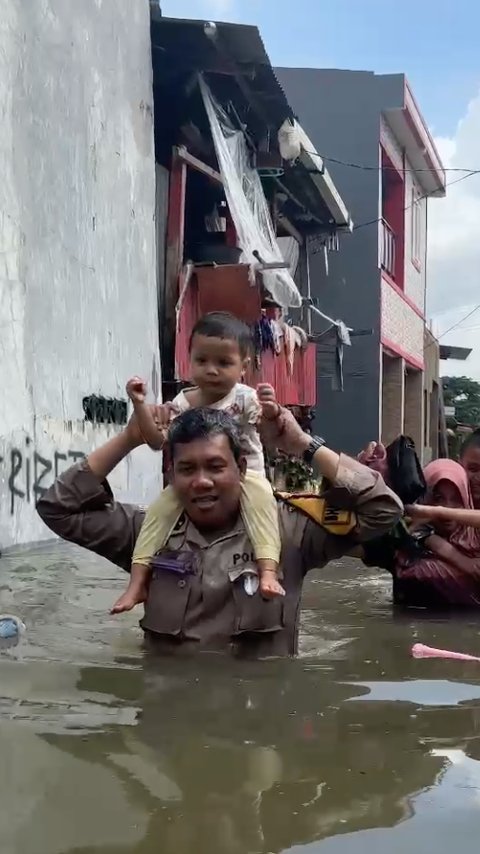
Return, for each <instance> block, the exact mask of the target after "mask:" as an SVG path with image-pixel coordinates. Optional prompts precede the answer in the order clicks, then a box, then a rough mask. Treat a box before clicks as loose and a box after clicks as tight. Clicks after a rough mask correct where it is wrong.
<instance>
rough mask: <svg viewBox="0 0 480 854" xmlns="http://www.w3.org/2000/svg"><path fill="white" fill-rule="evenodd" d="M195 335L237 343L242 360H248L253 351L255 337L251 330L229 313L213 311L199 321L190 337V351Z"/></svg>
mask: <svg viewBox="0 0 480 854" xmlns="http://www.w3.org/2000/svg"><path fill="white" fill-rule="evenodd" d="M195 335H205V337H206V338H223V339H224V340H225V341H235V342H236V343H237V344H238V350H239V352H240V355H241V357H242V359H246V358H247V356H250V355H251V353H252V351H253V336H252V333H251V331H250V328H249V327H248V326H247V324H246V323H243V321H242V320H238V318H237V317H234V316H233V314H229V313H228V312H227V311H212V312H210V313H209V314H204V315H203V317H200V319H199V320H197V322H196V324H195V326H194V327H193V329H192V334H191V335H190V343H189V350H191V349H192V342H193V339H194V337H195Z"/></svg>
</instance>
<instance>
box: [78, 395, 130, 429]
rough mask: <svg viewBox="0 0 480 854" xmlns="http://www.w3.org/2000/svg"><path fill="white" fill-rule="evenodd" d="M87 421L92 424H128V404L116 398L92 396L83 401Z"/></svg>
mask: <svg viewBox="0 0 480 854" xmlns="http://www.w3.org/2000/svg"><path fill="white" fill-rule="evenodd" d="M82 406H83V411H84V413H85V421H91V422H92V424H126V423H127V402H126V400H117V399H116V398H114V397H98V396H97V395H96V394H91V395H90V396H89V397H84V398H83V400H82Z"/></svg>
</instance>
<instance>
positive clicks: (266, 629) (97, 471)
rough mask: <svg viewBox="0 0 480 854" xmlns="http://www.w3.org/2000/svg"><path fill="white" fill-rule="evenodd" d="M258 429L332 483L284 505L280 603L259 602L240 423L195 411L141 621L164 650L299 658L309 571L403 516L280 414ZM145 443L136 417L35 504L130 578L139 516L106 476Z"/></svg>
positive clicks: (177, 432) (369, 475) (184, 431)
mask: <svg viewBox="0 0 480 854" xmlns="http://www.w3.org/2000/svg"><path fill="white" fill-rule="evenodd" d="M261 431H262V433H263V438H264V440H265V441H266V442H268V443H269V444H272V445H276V447H277V448H279V449H281V450H283V451H285V452H286V453H288V454H291V455H294V456H298V457H301V458H303V459H304V460H305V461H306V462H311V463H312V465H313V466H314V467H315V469H316V470H317V471H318V473H319V475H320V476H321V477H322V478H323V479H324V480H325V481H326V482H327V489H326V491H325V493H324V494H323V495H322V496H321V497H316V496H315V497H306V498H293V497H291V496H282V497H279V501H278V513H279V523H280V531H281V538H282V560H281V567H280V569H281V572H282V574H283V585H284V587H285V591H286V595H285V597H284V598H282V597H277V598H276V599H273V600H269V601H266V600H265V599H263V598H262V597H261V596H260V593H259V591H258V589H256V587H257V586H258V584H256V582H257V578H256V566H255V560H254V556H253V554H252V548H251V545H250V543H249V541H248V537H247V535H246V532H245V529H244V526H243V522H242V520H241V517H240V513H239V510H240V484H241V478H242V476H243V472H244V471H245V461H244V458H243V456H242V450H241V444H240V437H239V435H238V430H237V428H236V426H235V424H234V423H233V422H232V420H231V419H230V418H229V417H228V416H227V415H226V414H225V413H223V412H220V411H217V410H208V409H203V410H202V409H200V410H199V409H197V410H190V411H189V412H186V413H184V414H183V415H181V416H180V417H179V418H178V419H176V420H175V422H174V423H173V425H172V427H171V428H170V432H169V451H170V457H171V460H172V485H173V486H174V488H175V490H176V491H177V494H178V495H179V497H180V499H181V502H182V504H183V507H184V508H185V513H184V516H183V517H182V519H180V521H179V523H178V525H177V526H176V528H175V530H174V531H173V533H172V535H171V537H170V539H169V541H168V547H167V548H166V549H163V550H162V551H161V552H160V553H159V554H158V555H157V556H156V557H155V559H154V562H153V564H152V577H151V582H150V587H149V592H148V597H147V601H146V602H145V615H144V617H143V619H142V621H141V626H142V628H143V630H144V632H145V636H146V640H147V642H149V644H151V645H153V646H154V647H155V648H157V649H158V650H159V651H160V652H165V653H175V652H194V651H197V650H212V651H223V652H230V653H232V654H237V655H247V656H254V657H265V656H272V655H274V656H279V655H280V656H285V655H294V654H295V653H296V650H297V637H298V618H299V606H300V597H301V593H302V585H303V580H304V578H305V574H306V573H307V572H308V570H310V569H313V568H315V567H322V566H325V564H327V563H328V562H329V561H330V560H332V559H334V558H339V557H341V556H342V555H344V554H346V553H348V552H351V551H352V549H354V547H355V546H356V545H358V544H359V543H361V542H363V541H366V540H368V539H371V538H374V537H378V536H380V535H381V534H383V533H384V532H386V531H388V530H389V529H390V528H391V527H392V526H393V525H394V524H395V522H396V521H397V520H398V519H399V518H400V516H401V514H402V505H401V502H400V501H399V499H398V498H397V496H396V495H395V494H394V493H393V492H392V491H391V490H390V489H389V488H388V487H387V486H386V485H385V483H384V481H383V480H382V478H381V476H380V475H379V474H378V473H376V472H373V471H371V470H369V469H368V468H366V467H365V466H363V465H361V464H360V463H358V462H357V461H355V460H351V459H349V458H348V457H346V456H344V455H343V454H340V455H338V454H337V453H335V452H334V451H331V450H330V449H328V448H326V447H325V444H324V442H323V440H321V439H319V438H318V437H313V438H312V436H310V435H308V434H306V433H304V432H303V431H302V430H301V428H300V427H299V425H298V424H297V422H296V421H295V419H294V418H293V416H292V415H291V414H290V413H289V412H288V411H287V410H279V413H278V416H277V418H276V419H273V420H268V421H267V420H266V419H265V418H264V419H263V422H262V424H261ZM141 444H143V438H142V436H141V434H140V431H139V429H138V426H137V424H136V421H135V418H134V417H133V418H132V419H131V420H130V422H129V424H128V425H127V427H126V428H125V430H124V431H123V432H122V433H120V434H119V435H117V436H115V437H114V438H112V439H110V440H109V441H108V442H107V443H106V444H105V445H103V446H102V447H101V448H98V449H97V450H95V451H93V452H92V453H91V454H90V455H89V456H88V457H87V459H86V460H84V461H83V462H80V463H77V464H76V465H74V466H72V467H71V468H70V469H68V471H66V472H65V473H64V474H62V475H60V476H59V477H58V478H57V480H56V481H55V483H54V484H53V486H52V487H51V488H50V489H49V490H47V492H46V493H45V495H44V496H43V497H42V498H41V499H40V500H39V502H38V504H37V510H38V513H39V514H40V516H41V518H42V519H43V521H44V522H45V524H46V525H48V527H49V528H50V529H51V530H52V531H53V532H54V533H55V534H58V535H59V536H61V537H63V538H64V539H66V540H69V541H71V542H74V543H77V544H78V545H80V546H83V547H84V548H87V549H90V550H91V551H93V552H96V553H97V554H99V555H102V557H105V558H108V559H109V560H111V561H112V562H113V563H115V564H117V565H118V566H119V567H122V568H123V569H126V570H128V569H129V568H130V562H131V558H132V553H133V547H134V544H135V541H136V538H137V536H138V532H139V530H140V527H141V524H142V521H143V516H144V514H143V512H142V511H141V510H140V509H139V508H137V507H134V506H131V505H125V504H120V503H117V502H115V500H114V498H113V496H112V493H111V490H110V488H109V486H108V483H107V482H106V478H107V476H108V475H109V474H110V472H111V471H112V470H113V469H114V468H115V466H116V465H117V464H118V463H119V462H120V461H121V460H123V459H124V458H125V457H126V456H127V455H128V454H129V453H130V452H131V451H133V450H134V448H136V447H138V446H139V445H141Z"/></svg>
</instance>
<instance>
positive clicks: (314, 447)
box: [302, 436, 325, 466]
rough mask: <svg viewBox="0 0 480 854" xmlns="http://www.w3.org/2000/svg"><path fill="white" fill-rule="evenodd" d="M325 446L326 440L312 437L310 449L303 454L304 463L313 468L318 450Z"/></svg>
mask: <svg viewBox="0 0 480 854" xmlns="http://www.w3.org/2000/svg"><path fill="white" fill-rule="evenodd" d="M324 445H325V439H322V438H321V437H320V436H312V439H311V442H310V444H309V446H308V448H307V449H306V450H305V451H304V452H303V454H302V459H303V462H304V463H306V464H307V466H311V465H312V463H313V458H314V456H315V454H316V453H317V451H318V449H319V448H322V447H323V446H324Z"/></svg>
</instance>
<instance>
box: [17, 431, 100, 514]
mask: <svg viewBox="0 0 480 854" xmlns="http://www.w3.org/2000/svg"><path fill="white" fill-rule="evenodd" d="M84 456H85V454H84V453H83V451H75V450H67V451H58V450H54V451H52V452H51V453H49V454H40V453H39V452H38V451H37V449H36V448H35V447H34V446H33V443H32V441H31V439H29V437H28V436H27V437H26V439H25V444H24V447H23V448H19V447H15V446H12V447H10V448H9V449H8V450H7V451H6V452H5V453H4V456H1V455H0V478H1V480H5V482H6V485H7V489H8V494H9V496H10V514H11V515H12V516H13V514H14V512H15V509H16V506H17V503H18V502H23V501H27V502H28V503H30V502H33V503H35V502H36V501H38V499H39V498H41V497H42V495H44V494H45V492H46V490H47V489H48V487H49V486H51V484H52V482H53V480H54V479H55V478H56V477H58V475H59V474H61V472H62V471H64V470H65V469H66V468H68V466H71V465H73V463H75V462H78V461H79V460H81V459H83V458H84Z"/></svg>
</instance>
